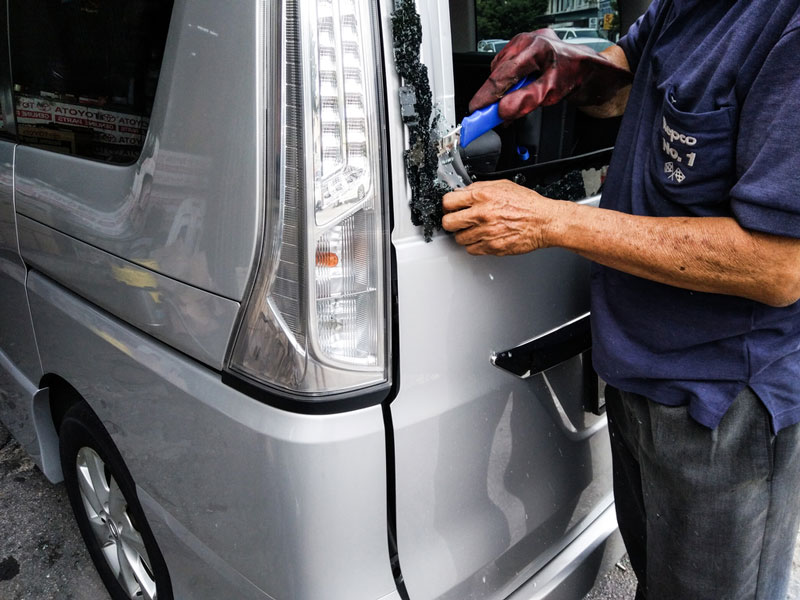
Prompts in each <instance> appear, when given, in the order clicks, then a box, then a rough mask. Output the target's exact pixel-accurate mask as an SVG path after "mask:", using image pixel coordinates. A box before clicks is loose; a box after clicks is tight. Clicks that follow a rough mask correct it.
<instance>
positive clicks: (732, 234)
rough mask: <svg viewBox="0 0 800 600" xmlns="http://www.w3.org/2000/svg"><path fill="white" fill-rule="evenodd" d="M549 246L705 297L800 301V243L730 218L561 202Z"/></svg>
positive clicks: (548, 233) (550, 230)
mask: <svg viewBox="0 0 800 600" xmlns="http://www.w3.org/2000/svg"><path fill="white" fill-rule="evenodd" d="M557 213H558V216H557V217H556V218H555V219H553V220H552V222H551V226H550V227H548V228H547V229H546V232H545V234H544V243H545V244H546V245H552V246H560V247H563V248H567V249H570V250H573V251H574V252H576V253H578V254H580V255H582V256H584V257H586V258H589V259H591V260H593V261H595V262H598V263H600V264H603V265H605V266H608V267H612V268H615V269H618V270H620V271H624V272H626V273H630V274H632V275H636V276H639V277H643V278H646V279H650V280H654V281H658V282H661V283H665V284H668V285H673V286H676V287H681V288H686V289H690V290H695V291H701V292H714V293H721V294H729V295H733V296H741V297H745V298H750V299H753V300H757V301H759V302H763V303H765V304H769V305H772V306H786V305H789V304H792V303H793V302H795V301H796V300H797V299H798V297H800V276H799V275H798V274H799V273H800V243H798V241H797V240H794V239H789V238H783V237H778V236H772V235H767V234H762V233H757V232H750V231H747V230H745V229H743V228H742V227H741V226H740V225H739V224H738V223H737V222H736V221H735V220H734V219H732V218H727V217H708V218H700V217H641V216H634V215H627V214H623V213H619V212H616V211H609V210H603V209H599V208H594V207H590V206H582V205H578V204H574V203H571V202H560V203H559V205H558V210H557Z"/></svg>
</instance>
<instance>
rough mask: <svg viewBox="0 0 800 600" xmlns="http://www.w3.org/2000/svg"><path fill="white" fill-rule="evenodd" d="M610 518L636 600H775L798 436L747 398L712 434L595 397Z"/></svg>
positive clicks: (787, 544) (640, 401) (787, 566)
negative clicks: (605, 429)
mask: <svg viewBox="0 0 800 600" xmlns="http://www.w3.org/2000/svg"><path fill="white" fill-rule="evenodd" d="M606 405H607V408H608V421H609V432H610V434H611V448H612V454H613V459H614V496H615V500H616V507H617V517H618V520H619V527H620V531H621V533H622V536H623V539H624V540H625V545H626V547H627V549H628V554H629V556H630V559H631V564H632V565H633V569H634V571H635V572H636V576H637V578H638V580H639V589H638V591H637V600H640V599H645V598H646V599H648V600H738V599H758V600H784V599H785V598H786V588H787V586H788V579H789V574H790V570H791V563H792V551H793V548H794V542H795V537H796V535H797V530H798V525H800V523H799V521H800V519H799V518H798V517H799V516H800V493H798V492H800V426H797V425H796V426H793V427H789V428H786V429H783V430H781V431H780V432H779V434H778V435H777V436H774V435H773V434H772V431H771V427H770V422H769V415H768V413H767V411H766V410H765V408H764V407H763V405H762V404H761V402H760V401H759V400H758V398H757V397H756V396H755V394H754V393H753V392H752V391H750V390H749V389H747V390H745V391H743V392H742V393H741V394H739V396H738V397H737V398H736V400H735V402H734V404H733V406H732V407H731V408H730V410H729V411H728V413H726V415H725V417H724V418H723V420H722V423H721V424H720V425H719V427H718V428H717V429H715V430H713V431H712V430H709V429H708V428H706V427H704V426H702V425H699V424H698V423H696V422H695V421H694V420H692V419H691V417H689V415H688V412H687V409H686V407H684V406H679V407H668V406H662V405H659V404H657V403H655V402H651V401H649V400H647V399H646V398H643V397H642V396H638V395H635V394H628V393H625V392H622V393H620V392H618V391H617V390H613V389H609V390H607V393H606Z"/></svg>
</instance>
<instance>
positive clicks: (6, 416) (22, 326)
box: [0, 1, 42, 460]
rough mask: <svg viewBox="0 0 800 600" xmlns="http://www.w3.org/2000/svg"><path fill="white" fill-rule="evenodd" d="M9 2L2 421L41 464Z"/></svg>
mask: <svg viewBox="0 0 800 600" xmlns="http://www.w3.org/2000/svg"><path fill="white" fill-rule="evenodd" d="M6 15H7V12H6V2H5V1H3V2H0V47H2V48H5V49H6V50H4V51H2V52H0V120H1V121H0V421H2V422H3V424H5V425H6V427H7V428H8V429H9V430H10V431H11V433H13V434H14V437H15V438H16V439H17V440H18V441H19V442H20V444H21V445H22V446H23V447H24V448H25V450H26V451H27V452H28V453H29V454H30V455H31V456H32V457H33V458H34V460H38V457H39V455H40V452H39V450H38V446H37V443H36V431H35V429H34V425H33V420H32V418H31V411H32V409H33V407H32V403H31V398H32V396H33V394H34V392H35V391H36V387H37V386H38V383H39V379H40V378H41V376H42V373H41V365H40V364H39V357H38V354H37V351H36V344H35V342H34V336H33V326H32V324H31V315H30V311H29V309H28V301H27V297H26V293H25V282H26V279H27V275H28V273H27V269H26V268H25V265H24V263H23V262H22V258H21V257H20V254H19V243H18V240H17V219H16V215H15V212H14V201H15V199H14V153H15V149H16V142H15V138H16V118H15V114H14V109H13V106H14V105H13V101H12V97H11V90H12V87H11V69H10V63H9V56H8V38H7V31H8V27H7V20H6Z"/></svg>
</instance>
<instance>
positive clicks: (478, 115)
mask: <svg viewBox="0 0 800 600" xmlns="http://www.w3.org/2000/svg"><path fill="white" fill-rule="evenodd" d="M535 80H536V78H535V77H533V76H531V75H526V76H525V77H523V78H522V79H520V80H519V81H518V82H517V83H516V85H514V86H513V87H511V88H510V89H509V90H508V91H507V92H506V94H510V93H511V92H516V91H517V90H518V89H521V88H524V87H525V86H526V85H528V84H531V83H533V82H534V81H535ZM499 103H500V101H499V100H498V101H497V102H495V103H494V104H490V105H489V106H487V107H485V108H479V109H478V110H476V111H475V112H474V113H472V114H471V115H468V116H466V117H464V120H463V121H461V140H460V142H461V146H462V147H463V148H466V147H467V146H469V144H470V142H472V141H473V140H475V139H477V138H479V137H481V136H482V135H483V134H484V133H486V132H487V131H489V130H490V129H494V128H495V127H497V126H498V125H500V123H502V122H503V119H501V118H500V115H499V114H498V108H497V105H498V104H499Z"/></svg>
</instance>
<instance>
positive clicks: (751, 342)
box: [442, 0, 800, 600]
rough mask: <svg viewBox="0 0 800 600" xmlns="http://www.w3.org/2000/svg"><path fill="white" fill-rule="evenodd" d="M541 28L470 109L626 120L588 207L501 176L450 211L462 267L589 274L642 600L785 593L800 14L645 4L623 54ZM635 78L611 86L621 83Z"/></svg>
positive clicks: (798, 250) (777, 0) (798, 436)
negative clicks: (563, 266) (554, 255)
mask: <svg viewBox="0 0 800 600" xmlns="http://www.w3.org/2000/svg"><path fill="white" fill-rule="evenodd" d="M575 48H576V47H574V46H573V47H570V46H569V45H568V44H564V43H562V42H560V41H558V40H557V39H555V37H554V36H553V35H552V32H550V33H548V32H545V31H540V32H535V33H531V34H521V35H520V36H517V37H516V38H514V39H513V40H512V41H511V43H509V44H508V46H507V47H506V48H505V49H504V50H503V51H502V52H501V53H500V54H499V55H498V56H497V57H496V59H495V61H494V62H493V64H492V69H493V70H492V75H491V77H490V79H489V80H488V81H487V82H486V83H485V84H484V86H483V87H482V88H481V90H480V91H479V92H478V93H477V94H476V96H475V98H473V101H472V103H471V106H470V108H471V109H473V110H474V109H476V108H479V107H481V106H485V105H487V104H489V103H490V102H493V101H495V100H497V98H499V97H501V96H502V94H503V93H504V92H505V91H506V90H507V89H508V88H509V87H510V86H511V85H512V84H513V83H514V82H515V81H517V80H519V79H520V78H521V77H522V76H524V75H526V74H527V73H530V72H536V73H538V77H539V78H538V80H537V81H536V82H535V83H534V84H531V85H530V86H528V87H526V88H523V89H522V90H520V91H517V92H514V93H511V94H509V95H508V96H506V97H504V98H503V99H502V101H501V102H500V115H501V116H502V117H503V118H504V119H506V120H513V119H515V118H518V117H520V116H522V115H523V114H525V113H527V112H529V111H530V110H533V109H534V108H536V107H537V106H539V105H543V104H544V105H546V104H552V103H554V102H557V101H559V100H561V99H562V98H564V97H566V99H567V100H568V101H570V100H571V101H575V102H576V103H578V104H594V105H595V106H590V107H588V108H586V109H585V110H587V111H588V112H590V113H592V114H595V115H598V116H610V115H613V114H622V112H623V111H624V118H623V122H622V125H621V128H620V132H619V136H618V139H617V145H616V150H615V152H614V156H613V158H612V161H611V166H610V169H609V175H608V179H607V180H606V183H605V187H604V189H603V200H602V203H601V207H600V208H593V207H589V206H583V205H578V204H574V203H570V202H564V201H559V200H553V199H549V198H544V197H542V196H540V195H538V194H536V193H535V192H533V191H531V190H528V189H526V188H522V187H519V186H517V185H515V184H512V183H510V182H508V181H499V182H482V183H476V184H473V185H471V186H469V187H468V188H465V189H464V190H459V191H455V192H452V193H450V194H448V195H447V196H446V197H445V199H444V208H445V210H446V211H447V212H448V214H446V215H445V217H444V219H443V221H442V223H443V226H444V228H445V229H447V230H449V231H452V232H455V240H456V241H457V242H458V243H459V244H462V245H464V246H466V249H467V251H468V252H470V253H472V254H497V255H506V254H518V253H523V252H529V251H532V250H536V249H539V248H546V247H551V246H559V247H562V248H567V249H570V250H572V251H574V252H577V253H578V254H580V255H582V256H584V257H587V258H589V259H591V260H592V261H594V262H595V263H596V264H595V265H594V267H593V274H592V321H593V339H594V350H593V354H594V360H595V368H596V369H597V371H598V373H599V374H600V375H601V376H602V377H603V378H604V379H605V380H606V381H607V382H609V384H610V385H612V386H614V388H616V389H618V390H621V391H620V392H615V391H613V390H612V391H610V392H609V393H608V395H607V405H608V414H609V429H610V434H611V439H612V453H613V457H614V487H615V496H616V503H617V513H618V517H619V523H620V530H621V532H622V534H623V537H624V539H625V543H626V546H627V548H628V552H629V554H630V557H631V562H632V564H633V567H634V570H635V571H636V575H637V577H638V579H639V588H638V591H637V598H650V599H651V600H653V599H662V598H663V599H669V600H676V599H686V600H697V599H706V598H707V599H709V600H720V599H723V598H758V599H770V600H778V599H780V600H782V599H783V598H785V596H786V587H787V582H788V573H789V569H790V566H791V558H792V548H793V545H794V539H795V535H796V533H797V529H798V525H799V524H800V523H798V515H799V514H800V498H798V491H799V490H800V487H799V485H798V484H799V483H800V426H798V425H797V423H798V422H799V421H800V303H799V302H797V300H798V298H799V297H800V239H799V238H800V75H799V74H798V71H797V68H796V65H797V57H798V56H800V0H752V1H748V2H745V1H743V0H738V1H737V0H713V1H710V0H656V1H655V2H653V3H652V5H651V6H650V8H649V10H648V11H647V12H646V13H645V14H644V15H643V16H642V17H641V18H640V19H639V21H637V22H636V24H634V26H633V27H632V28H631V29H630V31H629V33H628V34H627V36H626V37H624V38H623V39H622V40H621V41H620V42H619V45H618V46H614V47H612V48H609V49H608V50H606V51H604V52H603V53H602V54H601V55H598V54H594V53H591V52H590V51H589V50H588V49H580V50H576V49H575ZM626 71H629V72H632V73H633V74H634V79H633V85H632V87H630V86H627V87H626V81H625V77H624V76H623V74H622V73H623V72H626Z"/></svg>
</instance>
